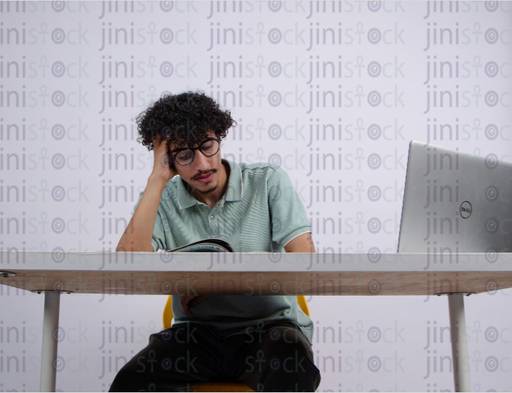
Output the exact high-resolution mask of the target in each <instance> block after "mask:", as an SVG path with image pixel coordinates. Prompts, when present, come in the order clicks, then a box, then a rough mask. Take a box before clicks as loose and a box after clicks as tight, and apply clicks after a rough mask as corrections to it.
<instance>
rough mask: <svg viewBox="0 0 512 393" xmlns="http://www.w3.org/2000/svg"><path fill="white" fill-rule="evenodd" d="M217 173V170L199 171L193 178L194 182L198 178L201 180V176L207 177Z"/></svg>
mask: <svg viewBox="0 0 512 393" xmlns="http://www.w3.org/2000/svg"><path fill="white" fill-rule="evenodd" d="M215 172H217V169H209V170H207V171H199V172H197V173H196V174H195V175H194V176H193V177H192V180H197V179H198V178H200V177H201V176H204V175H207V174H208V173H215Z"/></svg>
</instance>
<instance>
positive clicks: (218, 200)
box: [111, 92, 320, 391]
mask: <svg viewBox="0 0 512 393" xmlns="http://www.w3.org/2000/svg"><path fill="white" fill-rule="evenodd" d="M137 123H138V130H139V134H140V137H139V141H140V142H142V144H143V145H145V146H147V147H148V149H149V150H153V151H154V167H153V171H152V173H151V175H150V176H149V179H148V182H147V186H146V189H145V191H144V193H143V194H142V197H141V199H140V201H139V203H138V205H137V206H136V209H135V212H134V214H133V217H132V219H131V221H130V223H129V225H128V227H127V229H126V231H125V233H124V234H123V236H122V237H121V240H120V241H119V245H118V247H117V251H156V250H158V249H171V248H175V247H179V246H182V245H185V244H187V243H190V242H193V241H198V240H201V239H205V238H212V237H214V238H220V239H223V240H226V241H228V242H229V243H231V244H232V245H233V247H234V249H235V251H237V252H251V251H260V252H261V251H273V252H276V251H277V252H282V251H286V252H315V249H314V246H313V241H312V239H311V228H310V224H309V220H308V219H307V217H306V212H305V209H304V207H303V205H302V203H301V201H300V199H299V197H298V195H297V193H296V192H295V190H294V189H293V187H292V185H291V182H290V180H289V178H288V176H287V175H286V173H285V172H284V171H283V170H281V169H280V168H276V167H272V166H270V165H268V164H251V165H246V164H239V165H238V164H235V163H233V162H228V161H225V160H222V159H221V153H220V142H221V140H222V139H223V138H225V137H226V135H227V132H228V129H229V128H230V127H231V126H232V125H233V123H234V121H233V119H232V118H231V115H230V112H229V111H222V110H221V109H219V106H218V104H217V103H215V101H213V100H212V99H211V98H209V97H207V96H205V95H204V94H201V93H191V92H189V93H183V94H180V95H175V96H165V97H163V98H161V99H160V100H159V101H157V102H156V103H155V104H154V105H153V106H152V107H150V108H149V109H148V110H146V111H145V112H143V113H142V114H141V115H140V116H139V117H138V118H137ZM177 175H178V176H177ZM172 307H173V312H174V316H175V323H174V325H173V326H172V328H171V329H167V330H164V331H163V332H160V333H158V334H153V335H151V337H150V343H149V345H148V346H147V347H146V348H145V349H143V350H142V351H141V352H139V353H138V354H137V355H136V356H135V357H134V358H133V359H132V360H131V361H129V362H128V363H127V364H126V365H125V366H124V367H123V368H122V369H121V370H120V371H119V373H118V375H117V376H116V378H115V380H114V382H113V383H112V386H111V391H133V390H139V391H140V390H145V391H147V390H156V391H162V390H182V389H186V388H187V387H189V386H190V385H193V384H196V383H202V382H208V381H210V382H216V381H218V382H221V381H223V382H241V383H245V384H246V385H248V386H249V387H250V388H252V389H253V390H256V391H271V390H279V391H286V390H293V391H314V390H316V388H317V387H318V384H319V383H320V373H319V371H318V369H317V368H316V367H315V365H314V363H313V353H312V350H311V339H312V333H313V323H312V321H311V319H310V318H309V317H308V316H306V315H305V314H304V313H303V312H302V311H301V309H300V307H299V306H298V304H297V298H296V297H295V296H192V295H190V296H177V295H176V296H173V304H172Z"/></svg>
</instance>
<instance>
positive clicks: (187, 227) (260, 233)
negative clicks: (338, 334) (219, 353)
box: [152, 161, 313, 341]
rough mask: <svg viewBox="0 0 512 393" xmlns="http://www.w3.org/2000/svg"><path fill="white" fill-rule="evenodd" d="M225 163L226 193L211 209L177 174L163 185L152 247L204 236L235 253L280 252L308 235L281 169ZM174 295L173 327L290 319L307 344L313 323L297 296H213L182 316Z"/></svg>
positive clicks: (296, 198) (223, 326)
mask: <svg viewBox="0 0 512 393" xmlns="http://www.w3.org/2000/svg"><path fill="white" fill-rule="evenodd" d="M224 162H227V163H228V164H229V168H230V173H229V179H228V187H227V190H226V193H225V195H224V196H223V197H222V198H221V200H219V202H217V204H216V205H215V206H214V207H213V208H210V207H209V206H208V205H206V204H204V203H201V202H199V201H198V200H197V199H196V198H195V197H194V196H193V195H191V194H190V193H189V192H188V191H187V189H186V187H185V184H184V182H183V181H182V180H181V178H180V177H179V176H176V177H174V178H173V179H172V180H170V181H168V182H167V185H166V187H165V190H164V192H163V195H162V199H161V201H160V206H159V207H158V213H157V218H156V222H155V228H154V231H153V239H152V244H153V247H154V249H155V251H156V250H160V249H163V250H166V249H167V250H168V249H172V248H176V247H179V246H183V245H185V244H188V243H191V242H195V241H199V240H202V239H206V238H219V239H223V240H225V241H227V242H229V243H230V244H231V245H232V246H233V248H234V249H235V251H237V252H254V251H259V252H264V251H269V252H271V251H272V252H284V246H285V245H286V244H287V243H288V242H289V241H290V240H292V239H294V238H296V237H297V236H299V235H302V234H304V233H308V232H311V225H310V222H309V219H308V218H307V215H306V210H305V209H304V205H303V204H302V202H301V200H300V198H299V196H298V195H297V193H296V191H295V189H294V188H293V185H292V183H291V181H290V179H289V177H288V175H287V174H286V172H285V171H284V170H282V169H281V168H278V167H274V166H270V165H268V164H250V165H247V164H236V163H233V162H229V161H224ZM180 299H181V296H178V295H175V296H173V299H172V300H173V302H172V308H173V313H174V318H175V323H180V322H194V323H204V324H207V325H209V326H212V327H215V328H218V329H226V330H233V331H237V330H238V331H245V329H246V328H251V327H257V326H262V323H263V324H266V323H270V322H276V321H277V320H283V321H291V322H293V323H294V324H296V325H297V326H298V327H299V328H300V329H301V330H302V331H303V333H304V334H305V335H306V337H308V339H309V340H310V341H311V340H312V335H313V322H312V321H311V319H310V318H309V317H308V316H307V315H305V314H304V313H303V312H302V310H301V309H300V307H299V306H298V304H297V298H296V296H243V295H242V296H222V295H219V296H212V297H210V298H208V299H206V300H205V301H203V302H202V303H200V304H199V305H197V306H196V307H194V309H193V312H194V315H195V318H190V317H189V316H188V315H186V314H185V312H184V311H183V308H182V307H181V305H180Z"/></svg>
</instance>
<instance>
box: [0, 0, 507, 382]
mask: <svg viewBox="0 0 512 393" xmlns="http://www.w3.org/2000/svg"><path fill="white" fill-rule="evenodd" d="M511 15H512V4H510V3H506V2H503V3H501V2H449V3H444V4H443V5H442V6H441V3H439V2H363V1H361V2H339V1H334V2H323V1H321V2H313V3H310V2H307V1H302V2H292V1H290V2H278V1H270V2H266V1H255V2H245V1H243V2H241V1H228V2H188V3H187V2H172V1H171V2H134V3H131V2H118V3H104V2H44V3H43V2H26V3H14V2H0V249H3V250H7V249H9V248H17V249H18V250H23V249H24V250H44V251H56V252H58V251H62V250H63V251H64V252H72V251H83V252H85V251H99V250H113V249H114V248H115V246H116V244H117V242H118V240H119V237H120V236H121V234H122V232H123V231H124V227H125V225H126V222H127V221H128V220H129V218H130V215H131V212H132V209H133V205H134V204H135V202H136V200H137V197H138V195H139V192H140V191H142V190H143V189H144V186H145V182H146V179H147V176H148V174H149V173H150V170H151V165H152V155H151V154H149V153H148V152H147V151H146V149H145V148H144V147H142V146H141V145H139V144H137V143H136V142H135V139H136V131H135V127H134V122H133V119H134V118H135V117H136V116H137V115H138V114H139V113H140V112H141V111H142V110H143V109H144V108H145V107H146V106H147V105H148V104H149V103H150V102H152V101H154V100H155V99H157V98H158V97H159V96H160V95H161V94H162V93H164V92H172V93H179V92H182V91H185V90H203V91H205V92H206V93H207V94H210V95H212V96H213V97H214V98H216V99H218V101H219V102H220V103H221V105H222V106H223V107H225V108H228V109H231V110H232V113H233V115H234V118H235V119H236V120H237V121H238V126H237V127H236V128H234V129H232V130H231V132H230V134H229V136H228V138H227V140H226V141H225V143H224V145H223V148H222V154H223V156H224V157H226V158H228V159H231V160H234V161H237V162H240V161H245V162H259V161H263V162H271V163H273V164H276V165H281V166H282V167H283V168H284V169H286V171H287V172H288V174H289V175H290V177H291V178H292V181H293V182H294V185H295V187H296V189H297V191H298V192H299V195H300V196H301V198H302V199H303V202H304V204H305V206H306V208H307V211H308V214H309V215H310V217H311V219H312V226H313V236H314V240H315V244H316V247H317V251H318V252H326V253H332V252H336V253H339V252H360V253H366V252H368V251H369V250H370V249H372V251H374V252H380V253H392V252H395V250H396V244H397V239H398V229H399V222H400V211H401V202H402V192H403V184H404V179H405V167H406V162H407V148H408V143H409V141H410V140H413V139H416V140H422V141H428V142H431V143H434V144H439V145H442V146H446V147H452V148H459V149H460V150H461V151H467V152H472V153H475V154H477V155H482V156H487V155H488V154H490V153H493V154H496V155H497V156H498V158H499V160H504V161H511V149H510V148H511V142H510V138H512V135H511V134H512V130H511V128H510V126H511V123H512V118H511V117H512V115H511V111H510V105H511V103H512V97H511V88H512V83H511V73H512V69H511V63H512V53H511V44H510V42H511V40H512V16H511ZM442 29H443V30H442ZM441 32H442V33H441ZM434 37H435V38H434ZM440 62H444V67H443V73H441V70H440V68H439V67H440ZM493 62H494V63H493ZM434 69H435V70H436V73H435V74H434ZM429 70H430V71H429ZM441 91H442V92H445V95H444V97H445V101H444V102H443V105H442V106H441V102H440V96H439V94H440V92H441ZM446 92H448V93H446ZM434 95H437V97H438V98H437V101H436V105H434V99H433V97H434ZM450 95H451V96H452V97H453V102H451V103H450V102H448V96H450ZM317 97H319V98H318V101H317ZM324 97H325V103H324ZM429 97H431V98H430V99H429ZM457 97H458V98H457ZM333 98H334V103H333V102H332V99H333ZM493 99H496V101H493ZM435 124H437V125H438V126H439V125H441V124H448V125H451V127H452V129H453V134H451V135H447V133H445V135H443V136H442V137H441V136H440V135H439V133H438V134H437V135H436V137H435V138H434V136H433V135H432V133H430V134H429V132H428V130H429V125H430V126H431V128H430V130H433V126H434V125H435ZM317 125H318V126H319V127H320V128H319V132H317V131H316V130H317V128H316V127H317ZM329 125H332V126H329ZM492 125H494V126H495V127H492ZM324 128H326V129H327V131H328V132H326V133H325V135H324V133H323V129H324ZM332 129H334V130H335V131H334V133H333V132H332ZM496 130H498V131H497V132H496ZM317 163H318V164H317ZM317 190H318V192H319V194H317ZM324 190H326V191H325V192H324ZM379 191H380V192H379ZM317 195H318V196H317ZM330 218H333V219H334V220H329V219H330ZM333 221H334V222H335V225H334V228H333V227H332V222H333ZM4 267H8V266H3V265H2V268H4ZM510 293H511V292H510V291H508V290H505V291H498V292H494V293H490V294H482V295H478V296H471V297H469V298H467V299H466V309H467V326H468V331H467V334H468V340H469V353H470V356H469V359H467V360H466V364H467V365H468V366H469V367H470V370H471V383H472V389H473V390H474V391H484V390H485V391H488V390H490V389H494V390H501V391H503V390H511V389H512V382H511V381H512V378H511V373H512V371H511V370H512V359H511V357H510V353H511V349H512V344H511V340H512V332H511V328H512V317H511V316H510V313H508V312H507V310H508V309H509V307H510V302H511V300H510ZM165 300H166V299H165V298H163V297H143V296H130V297H125V296H114V295H111V296H106V297H102V296H92V295H90V296H73V295H63V296H62V300H61V329H62V333H63V338H62V342H61V345H60V347H59V356H61V360H62V363H61V364H62V367H61V369H59V372H58V379H57V387H58V389H62V390H71V391H79V390H89V391H91V390H93V391H94V390H108V387H109V384H110V382H111V381H112V379H113V377H114V375H115V374H116V371H117V370H118V369H119V368H120V367H121V366H122V364H124V361H125V359H129V358H130V357H131V356H133V354H134V353H136V352H137V351H138V350H139V349H140V348H142V347H143V346H144V345H145V344H146V342H147V338H148V335H149V334H150V333H152V332H155V331H158V330H159V329H160V328H161V312H162V309H163V306H164V303H165ZM308 302H309V305H310V308H311V313H312V317H313V319H314V321H315V323H316V332H317V334H316V336H315V343H314V352H315V356H317V366H318V367H319V368H320V370H321V371H322V384H321V385H320V390H321V391H368V390H372V389H377V390H379V391H402V390H412V391H441V390H447V391H449V390H453V382H452V377H451V373H450V370H451V365H450V359H451V351H450V338H449V333H448V330H447V329H444V330H443V328H446V327H447V326H448V324H449V322H448V308H447V300H446V299H445V298H420V297H414V298H413V297H411V298H408V297H401V298H399V297H379V298H371V299H370V298H357V297H344V298H340V297H338V298H334V297H314V298H310V299H308ZM0 304H1V310H2V313H1V316H0V391H22V390H36V389H38V386H39V369H40V367H39V359H40V349H41V327H42V305H43V298H42V296H39V295H34V294H31V293H28V292H19V291H16V290H12V289H9V288H7V287H4V286H2V287H0ZM110 332H111V333H112V336H110V335H109V334H110ZM125 332H126V333H127V335H126V336H125V334H124V333H125ZM333 332H335V334H334V336H333V335H332V333H333ZM378 332H380V333H381V334H380V336H379V335H378ZM442 332H443V333H442ZM376 333H377V334H376ZM441 333H442V334H441ZM375 334H376V335H375ZM110 337H112V338H111V339H110ZM375 337H376V338H378V339H376V338H375ZM379 337H380V338H379ZM104 338H106V342H105V343H104V342H103V341H104ZM375 357H377V358H378V359H377V358H375ZM379 361H380V363H379ZM379 364H380V367H378V368H375V367H374V365H379Z"/></svg>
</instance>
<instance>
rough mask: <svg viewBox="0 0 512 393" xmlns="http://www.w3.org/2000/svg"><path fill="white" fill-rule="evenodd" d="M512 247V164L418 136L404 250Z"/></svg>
mask: <svg viewBox="0 0 512 393" xmlns="http://www.w3.org/2000/svg"><path fill="white" fill-rule="evenodd" d="M511 250H512V164H510V163H508V162H502V161H499V160H498V157H497V156H496V155H494V154H489V155H487V156H486V157H477V156H474V155H472V154H467V153H462V152H460V151H457V150H451V149H446V148H443V147H439V146H433V145H428V144H426V143H423V142H417V141H412V142H411V143H410V145H409V157H408V161H407V173H406V181H405V188H404V199H403V206H402V218H401V222H400V235H399V240H398V252H400V253H402V252H407V253H420V252H421V253H429V254H439V255H441V256H443V255H446V256H448V255H450V256H451V255H455V254H458V253H461V252H485V253H487V254H488V255H491V257H492V255H493V254H494V253H496V252H507V251H511Z"/></svg>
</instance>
